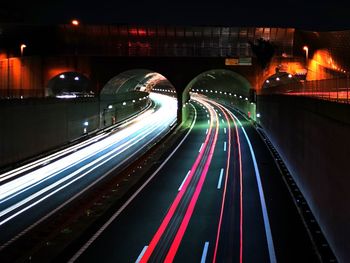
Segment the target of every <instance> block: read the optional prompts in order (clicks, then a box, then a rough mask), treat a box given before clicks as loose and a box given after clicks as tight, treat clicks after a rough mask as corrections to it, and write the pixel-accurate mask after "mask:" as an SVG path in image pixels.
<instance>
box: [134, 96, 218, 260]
mask: <svg viewBox="0 0 350 263" xmlns="http://www.w3.org/2000/svg"><path fill="white" fill-rule="evenodd" d="M202 104H204V105H207V103H206V102H204V101H203V102H202ZM207 108H208V109H209V112H210V116H211V118H210V121H209V124H210V126H209V131H208V134H207V135H206V138H205V141H204V143H203V148H204V149H205V148H206V147H207V145H208V144H209V140H210V137H211V134H212V129H213V128H212V126H213V122H214V120H213V119H214V117H213V116H215V115H216V113H214V112H213V111H212V109H211V107H209V105H207ZM204 152H205V151H200V152H199V154H198V156H197V158H196V160H195V162H194V164H193V166H192V168H191V172H190V173H189V175H188V178H187V180H186V181H185V183H184V185H183V187H182V189H181V191H179V192H178V194H177V195H176V197H175V199H174V201H173V203H172V204H171V206H170V208H169V210H168V212H167V214H166V215H165V217H164V219H163V221H162V223H161V225H160V226H159V228H158V230H157V231H156V233H155V234H154V236H153V238H152V240H151V242H150V244H149V245H148V248H147V250H146V252H145V253H144V255H143V257H142V259H141V261H140V262H141V263H145V262H147V261H148V260H149V259H150V257H151V255H152V253H153V251H154V249H155V248H156V246H157V244H158V243H159V240H160V238H161V237H162V235H163V234H164V232H165V230H166V228H167V226H168V224H169V222H170V220H171V219H172V218H173V216H174V214H175V211H176V209H177V207H178V205H179V203H180V201H181V199H182V197H183V196H184V194H185V192H186V191H187V188H188V186H189V184H190V182H191V180H192V178H193V176H194V174H195V173H196V170H197V167H198V166H199V164H200V162H201V160H202V158H203V155H204Z"/></svg>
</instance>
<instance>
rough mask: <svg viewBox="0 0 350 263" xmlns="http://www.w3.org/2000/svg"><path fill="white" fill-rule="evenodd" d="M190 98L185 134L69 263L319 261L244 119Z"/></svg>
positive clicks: (260, 143)
mask: <svg viewBox="0 0 350 263" xmlns="http://www.w3.org/2000/svg"><path fill="white" fill-rule="evenodd" d="M192 99H193V100H192V101H191V104H190V105H192V107H193V110H194V114H195V121H194V122H193V124H192V127H191V129H190V130H189V131H188V133H187V134H186V136H185V137H184V139H183V140H182V141H181V142H180V143H179V145H178V146H177V147H176V148H175V149H174V151H173V152H172V153H171V154H170V156H169V157H168V158H167V159H166V160H165V161H164V162H163V163H162V164H161V165H160V167H159V169H158V170H157V171H155V172H154V173H153V174H152V175H151V176H150V177H149V179H148V180H147V181H146V182H145V183H144V184H143V185H142V186H141V187H140V188H139V189H138V190H137V191H136V192H135V194H134V195H133V196H131V197H130V199H129V200H128V201H127V202H126V203H125V204H124V205H123V206H122V207H121V208H120V209H119V210H117V211H116V212H115V214H114V215H113V216H112V217H111V218H110V219H109V220H108V221H107V222H106V223H105V224H104V225H103V226H102V227H101V228H100V229H99V231H98V232H96V233H95V234H94V235H93V236H92V237H91V238H90V239H89V240H87V241H86V242H84V244H83V245H82V246H81V248H80V249H78V250H77V251H76V252H75V253H74V255H72V256H71V257H70V260H69V262H98V261H101V260H102V261H103V262H277V261H279V262H317V257H316V255H315V253H314V250H313V247H312V244H311V241H310V239H309V238H308V235H307V233H306V231H305V229H304V226H303V223H302V221H301V219H300V217H299V215H298V213H297V211H296V209H295V206H294V204H293V201H292V199H291V197H290V195H289V193H288V190H287V188H286V186H285V185H284V182H283V180H282V177H281V175H280V174H279V171H278V168H277V167H276V164H275V162H274V160H273V158H272V157H271V155H270V153H269V151H268V149H267V148H266V146H265V145H264V143H263V141H262V139H261V138H260V137H259V135H258V134H257V132H256V131H255V130H254V128H253V127H252V126H251V125H250V123H249V121H247V120H246V119H245V118H244V117H243V116H241V115H240V114H239V113H238V112H236V111H235V110H234V109H232V108H226V107H225V106H223V105H220V104H218V103H216V102H215V101H213V100H210V99H208V98H206V97H203V96H195V95H192Z"/></svg>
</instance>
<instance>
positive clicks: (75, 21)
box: [71, 19, 80, 71]
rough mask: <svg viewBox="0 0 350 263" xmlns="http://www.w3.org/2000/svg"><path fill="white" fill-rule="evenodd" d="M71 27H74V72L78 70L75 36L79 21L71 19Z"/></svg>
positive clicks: (76, 37)
mask: <svg viewBox="0 0 350 263" xmlns="http://www.w3.org/2000/svg"><path fill="white" fill-rule="evenodd" d="M71 24H72V26H73V27H74V37H73V38H74V70H75V71H77V68H78V61H77V60H78V47H77V46H78V36H77V27H78V26H79V25H80V22H79V20H77V19H73V20H72V21H71Z"/></svg>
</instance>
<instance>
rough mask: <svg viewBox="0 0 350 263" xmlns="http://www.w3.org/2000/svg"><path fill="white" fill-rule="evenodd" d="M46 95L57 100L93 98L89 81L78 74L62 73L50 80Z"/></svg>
mask: <svg viewBox="0 0 350 263" xmlns="http://www.w3.org/2000/svg"><path fill="white" fill-rule="evenodd" d="M47 94H48V96H50V97H57V98H76V97H94V95H95V94H94V92H93V85H92V82H91V80H90V79H89V78H88V77H86V76H85V75H83V74H81V73H79V72H62V73H60V74H58V75H56V76H54V77H53V78H51V79H50V80H49V82H48V85H47Z"/></svg>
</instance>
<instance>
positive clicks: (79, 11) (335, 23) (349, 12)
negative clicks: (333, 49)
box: [0, 0, 350, 30]
mask: <svg viewBox="0 0 350 263" xmlns="http://www.w3.org/2000/svg"><path fill="white" fill-rule="evenodd" d="M13 2H16V5H14V4H10V3H7V4H2V5H1V7H0V22H24V23H39V24H62V23H69V21H70V19H71V18H73V17H76V18H78V19H80V20H81V21H82V22H83V23H86V24H146V25H160V24H164V25H219V26H225V25H226V26H290V27H296V28H302V29H311V30H312V29H314V30H319V29H321V30H322V29H323V30H328V29H350V1H339V0H333V1H330V0H327V1H326V0H319V1H316V0H311V1H307V2H305V1H302V0H300V1H291V0H286V1H277V0H269V1H258V2H255V1H251V0H246V1H233V0H231V1H224V0H212V1H211V2H206V1H190V0H187V1H184V0H178V1H173V0H170V1H167V0H163V1H161V0H156V1H140V0H138V1H135V0H126V1H113V2H106V1H94V3H87V1H85V3H84V1H67V0H61V1H46V3H42V4H38V3H34V2H33V1H27V2H24V3H23V4H19V2H17V1H13Z"/></svg>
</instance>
